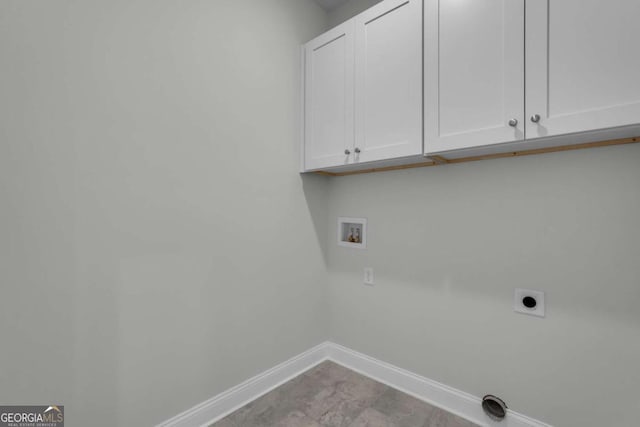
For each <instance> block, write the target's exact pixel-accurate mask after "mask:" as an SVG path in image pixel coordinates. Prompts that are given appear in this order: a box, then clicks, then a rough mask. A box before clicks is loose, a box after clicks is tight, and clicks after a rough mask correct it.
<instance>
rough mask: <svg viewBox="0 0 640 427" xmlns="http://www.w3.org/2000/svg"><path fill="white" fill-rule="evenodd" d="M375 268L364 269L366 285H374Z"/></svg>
mask: <svg viewBox="0 0 640 427" xmlns="http://www.w3.org/2000/svg"><path fill="white" fill-rule="evenodd" d="M373 283H374V282H373V268H371V267H365V269H364V284H365V285H373Z"/></svg>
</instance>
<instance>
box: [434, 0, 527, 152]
mask: <svg viewBox="0 0 640 427" xmlns="http://www.w3.org/2000/svg"><path fill="white" fill-rule="evenodd" d="M524 19H525V18H524V0H425V24H424V25H425V28H424V33H425V100H424V102H425V122H424V123H425V152H427V153H434V152H441V151H448V150H456V149H461V148H468V147H478V146H483V145H488V144H497V143H503V142H513V141H520V140H522V139H524V129H525V125H524Z"/></svg>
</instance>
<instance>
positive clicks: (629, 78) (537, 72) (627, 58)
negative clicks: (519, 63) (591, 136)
mask: <svg viewBox="0 0 640 427" xmlns="http://www.w3.org/2000/svg"><path fill="white" fill-rule="evenodd" d="M638 17H640V1H638V0H607V1H602V0H527V34H526V52H527V53H526V55H527V92H526V94H527V105H526V113H527V138H537V137H544V136H552V135H560V134H566V133H573V132H582V131H587V130H593V129H601V128H609V127H614V126H624V125H629V124H635V123H640V83H639V82H640V79H639V77H638V76H640V36H639V35H638ZM536 114H537V115H539V116H540V120H539V121H538V122H537V123H535V122H533V121H532V119H531V118H532V116H534V115H536Z"/></svg>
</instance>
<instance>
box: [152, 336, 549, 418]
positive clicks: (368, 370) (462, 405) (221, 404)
mask: <svg viewBox="0 0 640 427" xmlns="http://www.w3.org/2000/svg"><path fill="white" fill-rule="evenodd" d="M325 360H331V361H333V362H335V363H338V364H340V365H343V366H345V367H347V368H349V369H352V370H354V371H356V372H359V373H361V374H363V375H365V376H367V377H370V378H373V379H375V380H377V381H379V382H381V383H383V384H386V385H388V386H390V387H393V388H395V389H398V390H400V391H403V392H405V393H407V394H410V395H412V396H414V397H416V398H418V399H420V400H424V401H426V402H428V403H430V404H432V405H434V406H437V407H439V408H442V409H444V410H446V411H448V412H451V413H453V414H456V415H458V416H460V417H462V418H465V419H467V420H469V421H472V422H474V423H476V424H478V425H480V426H483V427H551V426H550V425H549V424H545V423H543V422H541V421H537V420H534V419H533V418H529V417H527V416H525V415H522V414H519V413H517V412H514V411H511V410H509V411H508V414H507V418H506V419H504V420H503V421H501V422H495V421H493V420H491V419H490V418H489V417H487V416H486V415H485V413H484V412H483V411H482V407H481V405H480V402H481V399H480V398H479V397H477V396H473V395H471V394H469V393H465V392H463V391H460V390H456V389H454V388H452V387H449V386H446V385H444V384H441V383H438V382H436V381H432V380H430V379H428V378H425V377H421V376H420V375H417V374H414V373H412V372H409V371H407V370H404V369H401V368H398V367H396V366H393V365H390V364H388V363H386V362H382V361H380V360H377V359H374V358H372V357H369V356H367V355H364V354H362V353H358V352H357V351H354V350H351V349H348V348H346V347H343V346H341V345H338V344H334V343H331V342H325V343H323V344H320V345H318V346H316V347H314V348H312V349H310V350H308V351H305V352H304V353H302V354H300V355H298V356H296V357H293V358H292V359H289V360H288V361H286V362H284V363H281V364H280V365H278V366H276V367H274V368H271V369H269V370H267V371H265V372H263V373H261V374H259V375H256V376H255V377H253V378H251V379H249V380H247V381H245V382H243V383H242V384H239V385H237V386H235V387H233V388H230V389H229V390H227V391H225V392H223V393H220V394H219V395H217V396H214V397H213V398H211V399H209V400H207V401H206V402H203V403H201V404H199V405H197V406H194V407H193V408H191V409H189V410H187V411H185V412H183V413H181V414H179V415H177V416H175V417H173V418H171V419H170V420H167V421H165V422H163V423H161V424H159V425H158V426H157V427H205V426H209V425H210V424H212V423H214V422H216V421H218V420H220V419H222V418H224V417H225V416H227V415H228V414H230V413H232V412H233V411H235V410H236V409H239V408H241V407H243V406H244V405H246V404H247V403H249V402H251V401H253V400H255V399H257V398H258V397H260V396H262V395H264V394H266V393H268V392H269V391H271V390H273V389H274V388H276V387H278V386H280V385H282V384H284V383H285V382H287V381H289V380H290V379H292V378H295V377H296V376H298V375H299V374H301V373H302V372H304V371H307V370H308V369H310V368H312V367H313V366H315V365H317V364H318V363H321V362H323V361H325Z"/></svg>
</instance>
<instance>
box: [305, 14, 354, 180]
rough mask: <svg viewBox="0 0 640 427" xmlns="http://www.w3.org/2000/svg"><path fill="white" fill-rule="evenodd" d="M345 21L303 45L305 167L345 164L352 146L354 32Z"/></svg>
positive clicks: (349, 156) (350, 25)
mask: <svg viewBox="0 0 640 427" xmlns="http://www.w3.org/2000/svg"><path fill="white" fill-rule="evenodd" d="M353 29H354V26H353V21H348V22H346V23H344V24H342V25H340V26H338V27H336V28H334V29H332V30H331V31H329V32H327V33H325V34H323V35H321V36H320V37H318V38H316V39H314V40H312V41H310V42H309V43H307V44H306V45H305V47H304V55H305V92H304V93H305V101H304V109H305V112H304V134H305V143H304V169H320V168H327V167H331V166H338V165H344V164H347V163H348V162H349V161H350V159H351V155H350V154H351V151H352V150H353V145H354V128H353V121H354V117H353V112H354V110H353V102H354V87H353V85H354V61H355V58H354V51H353V49H354V38H353V37H354V33H353Z"/></svg>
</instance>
